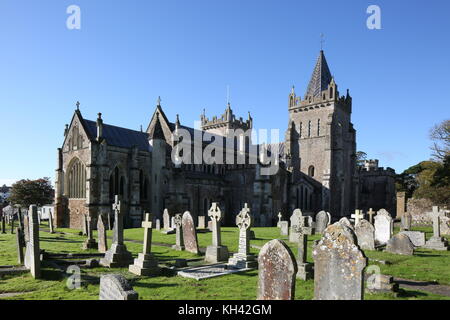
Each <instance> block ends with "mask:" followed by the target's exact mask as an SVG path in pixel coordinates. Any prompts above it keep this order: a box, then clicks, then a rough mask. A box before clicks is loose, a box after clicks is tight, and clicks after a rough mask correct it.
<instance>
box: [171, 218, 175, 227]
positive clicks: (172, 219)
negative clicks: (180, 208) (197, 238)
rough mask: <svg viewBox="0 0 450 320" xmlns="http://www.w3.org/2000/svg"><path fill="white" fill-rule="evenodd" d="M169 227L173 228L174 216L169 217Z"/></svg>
mask: <svg viewBox="0 0 450 320" xmlns="http://www.w3.org/2000/svg"><path fill="white" fill-rule="evenodd" d="M170 229H171V230H173V229H175V216H172V217H170Z"/></svg>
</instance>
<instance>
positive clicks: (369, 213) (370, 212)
mask: <svg viewBox="0 0 450 320" xmlns="http://www.w3.org/2000/svg"><path fill="white" fill-rule="evenodd" d="M367 214H368V215H369V222H370V223H371V224H373V216H374V215H375V211H373V210H372V208H370V209H369V211H368V212H367Z"/></svg>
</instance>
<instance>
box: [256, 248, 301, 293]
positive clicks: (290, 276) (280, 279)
mask: <svg viewBox="0 0 450 320" xmlns="http://www.w3.org/2000/svg"><path fill="white" fill-rule="evenodd" d="M258 269H259V270H258V297H257V299H258V300H293V299H294V297H295V277H296V274H297V262H296V261H295V257H294V254H293V253H292V251H291V249H289V247H288V246H287V245H286V244H285V243H284V242H283V241H281V240H278V239H275V240H272V241H269V242H267V243H266V244H265V245H264V246H263V247H262V248H261V251H260V252H259V255H258Z"/></svg>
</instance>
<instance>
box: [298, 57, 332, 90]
mask: <svg viewBox="0 0 450 320" xmlns="http://www.w3.org/2000/svg"><path fill="white" fill-rule="evenodd" d="M332 78H333V77H332V76H331V72H330V69H329V68H328V64H327V60H326V59H325V55H324V53H323V50H320V54H319V57H318V58H317V62H316V66H315V67H314V71H313V73H312V76H311V80H310V81H309V85H308V90H307V91H306V94H305V97H306V96H311V97H317V96H320V94H321V92H322V91H323V90H326V89H328V85H329V84H330V83H331V79H332Z"/></svg>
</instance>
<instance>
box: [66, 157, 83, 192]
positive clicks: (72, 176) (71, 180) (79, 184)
mask: <svg viewBox="0 0 450 320" xmlns="http://www.w3.org/2000/svg"><path fill="white" fill-rule="evenodd" d="M67 177H68V179H67V189H68V190H67V191H68V192H67V196H68V197H69V199H83V198H86V167H85V166H84V164H83V163H82V162H81V161H80V160H79V159H75V160H74V161H73V163H72V164H71V165H70V168H69V170H68V174H67Z"/></svg>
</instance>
